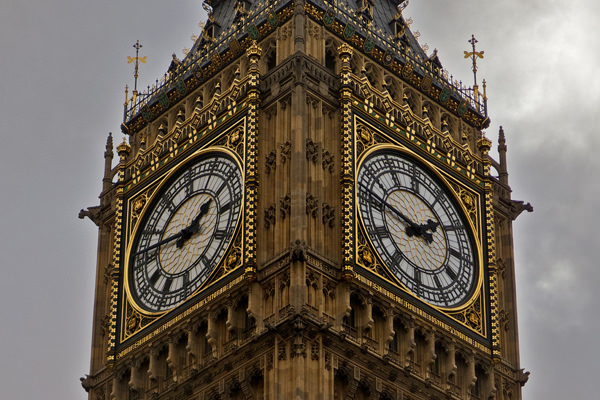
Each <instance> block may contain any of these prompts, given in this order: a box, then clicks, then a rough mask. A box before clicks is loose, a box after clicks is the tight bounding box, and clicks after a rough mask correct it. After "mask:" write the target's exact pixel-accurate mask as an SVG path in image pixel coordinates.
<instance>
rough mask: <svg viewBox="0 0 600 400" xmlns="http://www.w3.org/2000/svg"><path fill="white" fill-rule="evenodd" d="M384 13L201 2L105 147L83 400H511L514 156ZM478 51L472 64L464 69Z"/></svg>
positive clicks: (475, 101)
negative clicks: (179, 54) (189, 34)
mask: <svg viewBox="0 0 600 400" xmlns="http://www.w3.org/2000/svg"><path fill="white" fill-rule="evenodd" d="M406 3H407V2H405V3H402V4H398V2H397V1H393V0H382V1H379V2H373V1H370V0H340V1H325V0H295V1H292V0H274V1H258V0H256V1H255V0H211V1H208V0H205V2H204V5H205V8H206V9H207V11H208V21H207V23H206V25H205V27H204V28H203V32H202V35H201V36H200V37H199V39H198V40H197V41H196V43H195V44H194V46H193V48H192V49H191V51H190V52H189V54H187V56H186V57H185V58H184V59H183V60H181V61H179V60H177V59H175V58H174V61H173V63H172V65H171V67H170V68H169V74H168V75H167V78H166V79H165V80H164V81H162V82H161V83H160V84H158V85H157V86H156V87H153V88H152V89H150V90H149V92H147V93H137V92H135V93H134V96H133V97H132V98H130V99H129V100H128V102H127V104H126V106H125V118H124V122H123V124H122V126H121V129H122V131H123V133H124V134H125V135H126V140H124V141H123V142H122V143H120V144H118V145H117V146H116V153H117V157H118V163H117V165H116V167H114V168H113V161H114V157H115V156H114V146H113V138H112V136H109V140H108V142H107V146H106V152H105V170H104V178H103V186H102V192H101V195H100V205H98V206H95V207H90V208H88V209H87V210H85V211H82V212H81V214H80V217H86V216H87V217H89V218H90V219H91V220H92V221H94V223H95V224H96V225H97V226H98V228H99V241H98V259H97V274H96V292H95V303H94V316H93V338H92V354H91V366H90V372H89V374H87V375H86V377H85V378H82V385H83V387H84V388H85V390H86V391H87V392H88V396H89V399H91V400H108V399H115V400H134V399H140V400H142V399H143V400H149V399H206V400H209V399H306V400H326V399H397V400H399V399H403V400H425V399H442V398H444V399H482V400H483V399H486V400H487V399H502V400H507V399H511V400H515V399H520V398H521V387H522V386H523V385H524V384H525V382H526V381H527V375H528V373H524V372H523V370H522V369H521V367H520V362H519V347H518V330H517V312H516V298H515V291H516V288H515V266H514V259H513V243H512V221H513V220H514V219H515V218H516V217H517V216H518V215H519V214H520V213H521V212H522V211H524V210H529V211H531V206H529V205H528V204H523V202H520V201H515V200H512V199H511V190H510V187H509V185H508V173H507V166H506V141H505V136H504V132H503V131H502V129H501V130H500V135H499V138H498V144H497V145H498V153H499V160H494V159H493V158H492V157H490V155H489V151H490V149H491V146H492V142H491V141H490V140H489V139H488V138H487V137H486V136H485V133H484V131H483V130H484V129H486V128H487V127H488V126H489V119H488V113H487V104H486V103H487V99H486V96H485V88H484V90H483V92H481V91H480V90H479V88H478V87H477V85H475V86H474V87H473V88H469V89H467V88H464V87H459V86H456V85H454V84H453V82H451V80H449V79H448V78H447V74H446V73H445V72H444V70H443V68H442V64H441V62H440V60H439V59H438V57H437V55H436V53H435V52H434V54H433V55H427V54H426V53H425V52H424V50H423V49H422V48H421V47H420V46H419V44H418V43H417V41H416V39H415V37H414V36H413V34H412V33H411V31H410V29H409V26H408V24H407V22H406V20H405V18H404V16H403V11H404V8H405V6H406ZM474 52H475V50H474Z"/></svg>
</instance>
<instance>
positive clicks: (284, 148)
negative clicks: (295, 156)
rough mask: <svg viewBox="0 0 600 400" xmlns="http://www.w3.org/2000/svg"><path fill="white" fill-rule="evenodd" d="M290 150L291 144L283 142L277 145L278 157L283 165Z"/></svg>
mask: <svg viewBox="0 0 600 400" xmlns="http://www.w3.org/2000/svg"><path fill="white" fill-rule="evenodd" d="M291 150H292V144H291V143H290V142H285V143H283V144H280V145H279V155H280V157H281V163H282V164H285V162H286V161H287V160H288V159H289V158H290V151H291Z"/></svg>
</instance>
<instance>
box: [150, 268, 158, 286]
mask: <svg viewBox="0 0 600 400" xmlns="http://www.w3.org/2000/svg"><path fill="white" fill-rule="evenodd" d="M158 278H160V270H159V269H157V270H155V271H154V273H153V274H152V276H151V277H150V284H151V285H152V286H154V284H155V283H156V281H158Z"/></svg>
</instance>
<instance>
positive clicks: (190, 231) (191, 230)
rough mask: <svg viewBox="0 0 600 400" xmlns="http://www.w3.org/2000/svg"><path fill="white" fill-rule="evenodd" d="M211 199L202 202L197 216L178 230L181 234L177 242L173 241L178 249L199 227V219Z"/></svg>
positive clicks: (204, 212)
mask: <svg viewBox="0 0 600 400" xmlns="http://www.w3.org/2000/svg"><path fill="white" fill-rule="evenodd" d="M211 201H212V198H211V199H208V200H207V201H206V203H204V204H202V206H201V207H200V212H199V213H198V216H197V217H196V218H194V220H193V221H192V223H191V224H190V225H189V226H188V227H186V228H183V229H182V230H181V232H179V233H180V234H181V236H180V237H179V238H178V239H177V242H176V243H175V244H176V245H177V248H178V249H180V248H182V247H183V245H184V244H185V242H186V240H188V239H189V238H190V237H192V235H193V234H194V233H196V232H198V230H199V229H200V219H201V218H202V217H203V216H204V215H205V214H206V213H207V212H208V210H209V208H210V203H211Z"/></svg>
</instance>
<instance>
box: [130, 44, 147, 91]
mask: <svg viewBox="0 0 600 400" xmlns="http://www.w3.org/2000/svg"><path fill="white" fill-rule="evenodd" d="M142 47H143V46H142V45H141V44H140V41H139V40H138V41H137V42H136V43H135V44H134V45H133V48H134V49H135V57H129V56H127V63H128V64H131V63H132V62H135V70H134V72H133V77H134V78H135V83H134V86H133V93H134V95H135V94H137V78H138V69H139V65H140V63H142V64H146V58H148V57H140V49H141V48H142Z"/></svg>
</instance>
